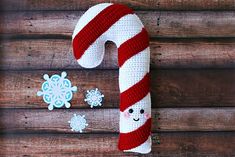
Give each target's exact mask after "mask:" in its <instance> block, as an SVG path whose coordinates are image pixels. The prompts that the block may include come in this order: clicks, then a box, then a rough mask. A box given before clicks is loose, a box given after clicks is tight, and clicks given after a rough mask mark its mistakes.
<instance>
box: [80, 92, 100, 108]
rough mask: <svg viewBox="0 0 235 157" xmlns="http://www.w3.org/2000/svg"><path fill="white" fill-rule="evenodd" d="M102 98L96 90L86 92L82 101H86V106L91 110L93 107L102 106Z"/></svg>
mask: <svg viewBox="0 0 235 157" xmlns="http://www.w3.org/2000/svg"><path fill="white" fill-rule="evenodd" d="M103 97H104V95H103V94H101V92H100V91H99V90H98V88H96V89H92V90H87V94H86V98H85V99H84V101H86V102H87V103H88V105H90V106H91V108H93V106H101V105H102V104H101V102H102V100H103Z"/></svg>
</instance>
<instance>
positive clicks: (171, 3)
mask: <svg viewBox="0 0 235 157" xmlns="http://www.w3.org/2000/svg"><path fill="white" fill-rule="evenodd" d="M101 2H116V3H122V4H126V5H128V6H130V7H131V8H133V9H134V10H135V12H136V13H137V15H138V16H139V17H140V19H141V20H142V21H143V24H144V25H145V27H146V28H147V30H148V32H149V35H150V48H151V94H152V107H153V109H152V117H153V128H152V131H153V135H152V137H153V150H152V152H151V153H150V154H148V155H147V156H150V157H152V156H164V157H182V156H187V157H195V156H198V157H199V156H203V157H208V156H213V157H223V156H226V157H228V156H229V157H230V156H235V108H234V107H235V97H234V94H235V71H234V68H235V12H234V10H235V1H234V0H188V1H184V0H156V1H153V0H136V1H130V0H111V1H104V0H90V1H82V0H60V1H56V0H38V1H34V0H0V13H1V14H0V156H25V157H26V156H40V157H44V156H56V157H58V156H141V155H139V154H136V153H122V152H120V151H118V149H117V141H118V128H119V126H118V120H119V114H118V113H119V112H118V110H119V109H118V108H119V88H118V66H117V50H116V47H115V45H114V44H112V43H110V42H109V43H107V44H106V53H105V56H104V61H103V62H102V64H101V65H100V66H98V67H97V68H95V69H90V70H86V69H83V68H81V67H80V66H79V65H77V63H76V60H75V59H74V58H73V54H72V47H71V34H72V31H73V29H74V26H75V24H76V22H77V20H78V19H79V17H80V16H81V15H82V14H83V13H84V11H85V10H87V9H88V8H89V7H90V6H92V5H95V4H97V3H101ZM62 71H66V72H67V73H68V78H69V79H70V80H71V81H72V83H73V84H74V85H76V86H78V92H77V93H76V94H75V95H74V98H73V100H72V101H71V104H72V107H71V109H65V108H62V109H55V110H53V111H48V110H47V105H46V104H44V103H43V101H42V99H41V97H37V96H36V93H37V91H38V90H39V89H40V86H41V84H42V82H43V81H44V80H43V78H42V76H43V74H45V73H47V74H49V75H52V74H56V73H57V74H60V73H61V72H62ZM95 87H98V88H99V89H100V90H101V91H102V93H103V94H104V95H105V99H104V103H103V106H101V107H98V108H95V109H90V108H89V106H88V105H87V104H86V103H84V101H83V99H84V94H85V91H86V90H88V89H91V88H95ZM74 113H77V114H84V115H85V116H86V119H87V121H88V123H89V126H88V127H87V128H86V130H84V133H82V134H78V133H74V132H71V130H70V128H69V125H68V120H69V119H70V118H71V116H72V115H73V114H74ZM158 138H160V144H159V143H158V141H157V139H158Z"/></svg>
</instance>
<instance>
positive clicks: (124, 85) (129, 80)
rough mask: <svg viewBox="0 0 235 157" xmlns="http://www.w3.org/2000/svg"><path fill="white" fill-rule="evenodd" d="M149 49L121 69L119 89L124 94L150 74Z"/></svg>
mask: <svg viewBox="0 0 235 157" xmlns="http://www.w3.org/2000/svg"><path fill="white" fill-rule="evenodd" d="M149 58H150V50H149V47H147V48H146V49H144V50H143V51H141V52H140V53H138V54H136V55H134V56H132V57H131V58H129V59H128V60H127V61H126V62H125V63H124V64H123V65H122V66H121V68H120V69H119V88H120V92H121V93H122V92H124V91H125V90H127V89H128V88H130V87H132V86H133V85H135V84H136V83H138V82H139V81H140V80H142V79H143V77H144V76H145V75H146V73H148V72H149V67H150V65H149Z"/></svg>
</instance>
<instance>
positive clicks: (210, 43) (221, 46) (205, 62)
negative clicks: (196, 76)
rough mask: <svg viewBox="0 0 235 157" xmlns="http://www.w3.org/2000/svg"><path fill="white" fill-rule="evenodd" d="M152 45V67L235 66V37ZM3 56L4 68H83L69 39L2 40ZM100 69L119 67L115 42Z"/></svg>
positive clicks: (0, 60) (154, 41) (158, 41)
mask: <svg viewBox="0 0 235 157" xmlns="http://www.w3.org/2000/svg"><path fill="white" fill-rule="evenodd" d="M150 48H151V68H152V69H161V68H172V69H178V68H196V69H197V68H234V67H235V40H234V39H223V40H206V39H204V40H203V39H197V40H193V39H181V40H179V39H175V40H173V39H165V40H163V39H157V40H152V41H151V42H150ZM0 58H1V59H0V62H1V64H0V69H1V70H23V69H24V70H26V69H27V70H34V69H37V70H38V69H47V70H48V69H82V67H80V66H79V65H78V63H77V62H76V60H75V58H74V56H73V53H72V46H71V40H68V39H23V40H22V39H16V40H2V41H1V42H0ZM96 69H118V64H117V49H116V46H115V45H114V44H112V43H110V42H109V43H108V44H106V53H105V56H104V60H103V62H102V63H101V65H100V66H98V67H97V68H96Z"/></svg>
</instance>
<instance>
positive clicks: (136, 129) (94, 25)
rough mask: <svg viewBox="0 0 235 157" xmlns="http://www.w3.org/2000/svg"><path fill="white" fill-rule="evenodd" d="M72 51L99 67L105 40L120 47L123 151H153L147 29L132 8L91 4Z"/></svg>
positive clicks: (86, 63)
mask: <svg viewBox="0 0 235 157" xmlns="http://www.w3.org/2000/svg"><path fill="white" fill-rule="evenodd" d="M72 38H73V51H74V56H75V58H76V59H77V61H78V63H79V64H80V65H81V66H83V67H85V68H93V67H96V66H98V65H99V64H100V63H101V62H102V60H103V56H104V46H105V42H106V41H113V42H114V43H115V44H116V45H117V47H118V64H119V88H120V135H119V143H118V148H119V149H120V150H123V151H130V152H138V153H149V152H150V151H151V143H152V142H151V100H150V89H149V87H150V83H149V82H150V81H149V64H150V63H149V62H150V50H149V39H148V34H147V31H146V30H145V28H144V26H143V24H142V23H141V21H140V19H139V18H138V17H137V16H136V15H135V14H134V13H133V11H132V10H131V9H130V8H128V7H126V6H124V5H120V4H112V3H102V4H98V5H95V6H93V7H91V8H90V9H89V10H88V11H86V12H85V13H84V15H83V16H82V17H81V18H80V20H79V21H78V23H77V25H76V27H75V30H74V32H73V36H72Z"/></svg>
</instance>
